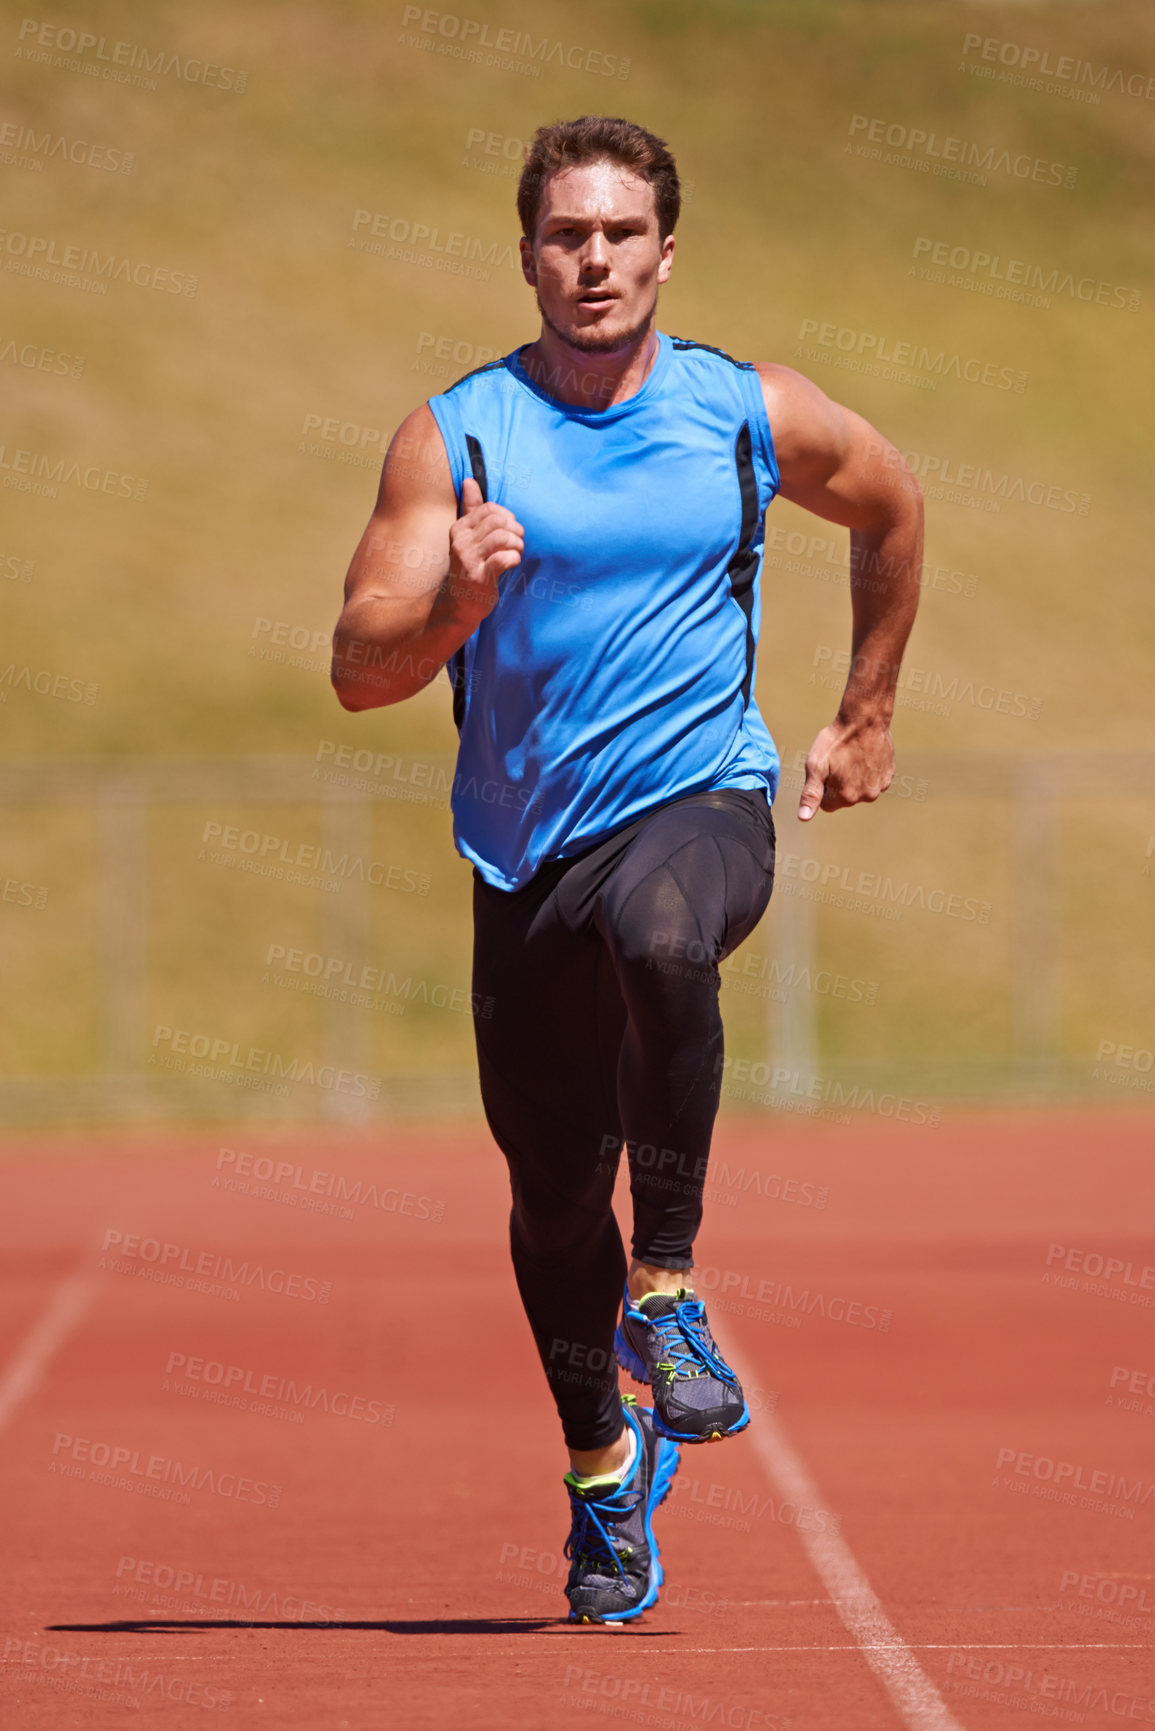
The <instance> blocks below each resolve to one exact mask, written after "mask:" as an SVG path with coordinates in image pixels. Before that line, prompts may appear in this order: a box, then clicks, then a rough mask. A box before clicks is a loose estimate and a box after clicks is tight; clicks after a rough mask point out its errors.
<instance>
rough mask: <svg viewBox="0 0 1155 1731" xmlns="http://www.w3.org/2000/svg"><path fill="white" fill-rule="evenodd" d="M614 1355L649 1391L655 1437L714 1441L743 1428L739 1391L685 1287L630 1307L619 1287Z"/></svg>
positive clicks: (746, 1412)
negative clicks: (619, 1312)
mask: <svg viewBox="0 0 1155 1731" xmlns="http://www.w3.org/2000/svg"><path fill="white" fill-rule="evenodd" d="M614 1350H615V1351H616V1353H617V1357H618V1363H619V1364H620V1365H621V1367H622V1369H623V1370H628V1371H629V1373H630V1375H631V1376H632V1377H633V1379H634V1381H635V1382H641V1383H648V1384H649V1386H650V1387H651V1388H652V1389H653V1391H654V1429H655V1430H656V1431H657V1433H658V1435H659V1436H664V1437H676V1438H677V1439H678V1441H679V1442H691V1443H700V1442H716V1441H717V1440H718V1439H719V1438H720V1437H725V1436H734V1435H735V1434H736V1433H737V1432H738V1431H740V1430H745V1429H746V1426H747V1425H748V1424H749V1423H750V1409H749V1407H748V1406H747V1405H746V1400H745V1396H744V1395H743V1393H742V1385H741V1383H740V1382H739V1381H738V1378H737V1377H736V1376H735V1375H734V1372H733V1371H732V1370H731V1369H730V1366H729V1365H728V1364H727V1363H726V1361H725V1359H724V1358H723V1357H722V1354H721V1353H720V1352H719V1351H718V1348H717V1345H716V1344H715V1341H714V1337H713V1336H712V1334H711V1333H710V1324H709V1323H708V1322H707V1320H706V1306H705V1305H704V1304H703V1303H702V1302H701V1300H700V1299H697V1298H695V1297H694V1295H693V1293H692V1292H690V1291H689V1290H688V1289H687V1288H686V1287H684V1286H683V1287H680V1288H679V1289H678V1291H677V1292H648V1293H647V1294H646V1296H645V1297H644V1298H642V1299H639V1300H638V1301H637V1303H635V1302H634V1300H633V1299H632V1298H631V1297H630V1294H629V1289H628V1288H627V1289H626V1294H625V1297H624V1299H623V1301H622V1320H621V1323H620V1324H619V1326H618V1331H617V1334H616V1335H615V1337H614Z"/></svg>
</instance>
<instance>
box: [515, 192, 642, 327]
mask: <svg viewBox="0 0 1155 1731" xmlns="http://www.w3.org/2000/svg"><path fill="white" fill-rule="evenodd" d="M673 262H674V237H673V235H667V237H666V239H665V240H664V241H662V240H659V238H658V216H657V211H656V210H655V208H654V189H653V187H652V186H651V185H650V184H649V182H648V181H646V180H642V179H640V178H639V176H638V175H636V174H631V173H630V171H629V170H628V169H626V168H623V167H622V166H621V165H620V164H619V163H616V162H590V163H583V164H582V165H581V167H579V168H567V169H565V170H563V172H562V173H560V174H555V175H553V176H551V178H550V179H549V181H548V182H547V183H546V186H545V190H544V193H543V195H542V201H541V208H540V210H539V211H538V218H537V232H536V233H535V235H534V239H533V245H532V246H531V245H530V243H529V241H528V240H526V239H524V238H523V239H522V242H521V268H522V270H523V271H524V272H525V280H526V282H528V283H529V284H530V285H531V286H532V287H533V288H535V289H536V290H537V304H538V306H539V307H540V308H541V316H542V318H543V319H544V320H545V322H546V324H547V325H548V326H549V328H550V329H551V330H552V331H553V332H554V333H555V335H557V336H559V337H561V339H562V341H563V342H566V343H568V344H569V345H570V347H571V348H575V349H581V350H582V351H583V352H584V353H586V354H613V353H614V352H615V351H616V350H619V349H624V348H626V347H628V345H629V344H630V343H631V342H634V341H636V339H637V338H638V337H639V336H640V335H641V333H642V332H643V331H644V330H645V329H646V326H647V325H648V324H649V322H650V319H651V317H652V315H653V311H654V306H655V304H656V302H657V298H658V287H659V284H661V283H664V282H665V281H666V279H667V278H668V277H669V274H670V270H671V268H672V266H673Z"/></svg>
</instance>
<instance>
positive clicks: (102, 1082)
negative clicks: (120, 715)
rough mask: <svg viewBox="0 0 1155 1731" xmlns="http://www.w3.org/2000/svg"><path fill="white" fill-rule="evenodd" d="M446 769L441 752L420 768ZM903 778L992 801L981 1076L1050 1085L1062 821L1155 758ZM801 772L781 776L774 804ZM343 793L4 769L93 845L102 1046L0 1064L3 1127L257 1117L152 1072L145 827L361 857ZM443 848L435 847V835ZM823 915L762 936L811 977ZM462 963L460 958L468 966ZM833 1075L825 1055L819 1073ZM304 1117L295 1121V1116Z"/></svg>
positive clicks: (364, 813) (218, 762)
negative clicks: (220, 821) (201, 825)
mask: <svg viewBox="0 0 1155 1731" xmlns="http://www.w3.org/2000/svg"><path fill="white" fill-rule="evenodd" d="M428 761H429V762H430V763H443V764H444V766H445V767H446V768H448V769H449V770H450V771H451V767H452V759H451V758H449V757H446V758H444V759H443V760H440V759H429V760H428ZM902 769H903V771H904V773H906V774H907V775H909V776H912V777H915V778H919V777H924V778H926V779H927V780H928V781H929V782H932V783H933V789H934V812H935V814H936V815H934V817H933V821H934V822H936V823H941V822H945V821H947V819H946V818H945V816H943V815H941V814H940V806H942V805H949V804H950V802H952V801H975V800H986V801H991V800H994V801H997V802H998V804H999V805H1000V806H1001V807H1002V808H1003V813H1004V819H1003V821H1004V822H1005V828H1006V841H1007V848H1008V853H1007V857H1008V860H1009V882H1010V899H1009V907H1008V909H1007V914H1008V919H1007V927H1008V950H1009V953H1008V956H1007V966H1008V970H1009V978H1010V982H1011V987H1010V990H1011V998H1010V1039H1009V1049H1008V1050H1007V1051H1006V1052H1005V1053H1002V1054H1000V1055H999V1059H998V1062H997V1063H995V1064H993V1065H992V1067H991V1076H992V1077H994V1078H995V1080H994V1083H993V1084H992V1085H994V1086H996V1087H997V1088H998V1089H1000V1090H1001V1091H1004V1092H1005V1091H1008V1090H1010V1091H1015V1090H1019V1091H1025V1092H1028V1093H1036V1094H1037V1093H1039V1092H1042V1093H1047V1092H1055V1091H1062V1089H1063V1087H1064V1077H1065V1075H1066V1070H1065V1067H1064V1062H1063V1058H1062V1054H1061V1052H1060V1049H1059V980H1058V956H1059V948H1060V932H1059V924H1058V921H1059V914H1058V900H1057V871H1058V846H1059V833H1060V824H1059V814H1060V810H1061V807H1062V804H1063V802H1064V801H1065V800H1069V799H1078V800H1109V801H1119V800H1135V799H1137V798H1139V799H1147V798H1149V797H1150V796H1151V795H1152V794H1155V753H1130V754H1125V755H1114V756H1112V755H1107V754H1103V753H1098V752H1074V751H1072V752H1057V753H1050V754H1042V753H1036V754H1013V755H996V754H989V755H981V754H973V755H949V756H947V755H935V756H928V755H925V754H917V753H904V755H903V762H902ZM798 780H799V777H798V775H797V772H794V773H793V774H787V775H785V776H784V796H783V801H784V805H786V804H788V803H789V795H790V793H791V792H794V791H796V788H797V785H798ZM383 803H384V802H383V801H380V800H375V799H372V798H367V797H366V796H365V795H364V794H361V793H358V792H356V791H353V790H350V789H348V788H344V787H339V786H334V785H329V784H326V783H323V782H321V783H319V782H318V781H317V780H316V778H315V775H314V766H313V764H312V763H311V762H310V761H309V760H307V759H305V758H302V757H287V756H265V757H229V758H224V757H203V758H202V757H197V758H193V757H184V758H172V757H137V758H120V759H107V758H100V759H96V758H93V759H71V760H63V759H55V760H54V759H26V760H9V761H7V762H4V763H2V764H0V807H2V808H3V809H4V810H5V811H6V812H7V813H8V814H9V815H8V821H9V822H10V823H13V822H16V823H18V822H19V813H20V812H21V811H22V810H23V811H25V812H27V811H29V810H30V809H33V808H47V807H57V808H69V809H71V810H74V811H76V810H81V809H87V810H88V811H89V813H90V814H91V817H92V819H93V822H94V834H95V838H96V854H95V867H94V870H95V876H96V882H95V884H94V886H93V888H94V892H95V893H94V897H93V905H94V908H95V920H96V927H97V929H96V931H95V933H94V934H93V944H92V947H91V952H90V953H91V954H92V955H93V956H94V958H95V963H94V965H95V969H96V979H95V992H96V998H97V1002H98V1007H99V1021H100V1028H101V1047H100V1056H99V1062H98V1064H97V1065H96V1066H95V1067H94V1068H92V1069H91V1070H89V1071H88V1072H86V1073H84V1074H74V1075H66V1076H36V1075H17V1074H13V1073H11V1071H10V1068H9V1067H7V1066H5V1065H4V1064H3V1061H2V1060H0V1119H3V1120H4V1121H7V1122H9V1123H18V1122H37V1121H39V1122H51V1121H54V1120H62V1119H77V1118H82V1119H88V1120H93V1121H98V1120H102V1119H104V1120H111V1119H120V1118H147V1117H150V1116H163V1115H166V1114H168V1113H170V1112H174V1111H175V1112H177V1113H180V1112H189V1113H193V1114H204V1115H206V1116H210V1117H216V1116H231V1115H237V1114H238V1113H241V1114H243V1115H249V1114H251V1113H254V1112H256V1113H263V1112H264V1111H267V1103H264V1104H262V1102H261V1101H260V1099H259V1097H257V1096H247V1097H245V1098H244V1099H242V1098H240V1097H237V1098H231V1099H229V1100H228V1101H226V1102H222V1101H221V1100H220V1090H219V1089H218V1090H216V1091H215V1092H214V1091H213V1089H212V1088H211V1087H208V1086H201V1085H200V1084H199V1083H197V1082H196V1081H195V1080H194V1079H193V1078H191V1077H189V1078H184V1077H179V1078H178V1077H171V1076H164V1077H162V1076H158V1074H157V1072H156V1071H155V1069H153V1068H150V1067H149V1033H148V1030H149V1022H148V1006H147V993H148V983H149V929H150V887H151V886H150V882H149V876H150V873H149V846H148V819H149V813H150V811H151V810H153V809H155V808H160V807H172V806H177V807H180V806H185V807H191V806H209V805H211V806H217V807H219V806H224V805H238V806H246V807H249V806H252V807H259V806H277V805H288V804H291V805H295V806H310V805H312V806H315V807H316V808H317V809H318V810H319V814H320V832H321V835H322V838H323V842H324V845H326V846H327V847H329V848H331V849H333V850H340V851H342V852H345V851H348V852H352V853H359V854H364V853H366V852H367V851H368V847H369V834H370V825H371V820H372V812H373V808H374V806H375V805H377V806H380V805H382V804H383ZM446 845H447V846H448V845H449V843H448V836H447V837H446ZM821 919H822V911H821V906H820V905H818V904H816V903H815V902H814V901H811V900H806V899H804V898H803V897H802V896H798V895H776V896H775V897H774V900H773V902H772V904H771V912H770V915H768V924H767V931H768V934H769V938H770V941H771V943H772V944H773V945H774V947H775V951H776V954H777V956H778V958H779V959H780V962H781V963H782V965H783V967H784V968H786V969H787V970H788V969H789V968H790V967H791V966H793V967H794V969H795V970H796V971H797V972H798V973H800V972H801V971H803V970H805V969H808V968H810V967H812V966H813V963H814V958H815V954H816V948H817V942H818V927H819V924H820V922H821ZM319 920H320V939H321V943H322V946H323V947H324V948H325V950H326V951H327V953H332V954H343V953H366V952H367V951H368V948H369V943H370V923H369V922H370V909H369V905H368V899H367V890H366V887H365V885H364V884H363V883H357V882H350V883H347V884H345V885H344V886H343V891H342V894H341V895H340V896H329V897H322V898H321V901H320V905H319ZM465 961H466V959H465V958H463V962H465ZM815 1003H816V1000H815V997H814V994H813V993H807V992H793V993H781V994H778V995H776V996H775V997H772V998H771V1000H770V1003H769V1010H768V1016H767V1025H766V1028H765V1041H766V1052H767V1057H768V1060H769V1061H771V1062H773V1063H774V1064H776V1065H783V1064H785V1065H787V1066H790V1067H791V1068H792V1069H795V1070H797V1071H799V1072H801V1073H804V1074H809V1073H814V1072H815V1071H816V1070H817V1069H818V1068H819V1053H818V1042H817V1037H816V1027H815V1014H816V1010H815ZM319 1013H320V1019H321V1039H322V1044H323V1048H324V1056H325V1059H326V1061H327V1062H333V1063H336V1062H340V1063H341V1064H342V1065H344V1066H346V1067H348V1068H351V1069H354V1070H368V1069H369V1068H370V1063H369V1051H370V1041H371V1030H370V1027H369V1024H368V1022H367V1021H366V1018H365V1017H364V1016H358V1015H357V1014H356V1013H355V1012H353V1011H351V1010H350V1007H349V1006H348V1005H347V1004H342V1003H341V1002H340V1001H338V1000H336V999H332V1000H321V1002H320V1005H319ZM822 1067H823V1068H824V1069H825V1070H826V1071H837V1069H838V1064H837V1061H836V1060H832V1059H828V1060H826V1061H825V1063H824V1064H823V1066H822ZM475 1099H476V1088H475V1083H474V1079H473V1074H472V1071H471V1070H469V1069H466V1068H462V1069H460V1070H458V1069H454V1070H449V1071H444V1072H439V1073H437V1074H434V1075H431V1074H430V1073H429V1072H422V1073H421V1075H420V1076H418V1075H417V1074H416V1073H413V1074H407V1073H406V1072H405V1071H404V1070H400V1069H399V1070H397V1071H396V1072H395V1073H393V1074H391V1075H389V1076H388V1077H387V1085H386V1086H385V1087H384V1088H383V1090H382V1093H381V1096H380V1098H379V1099H378V1100H377V1101H376V1102H375V1103H373V1102H366V1101H364V1100H351V1099H349V1098H348V1097H346V1096H345V1095H341V1094H336V1093H334V1094H331V1095H326V1096H325V1097H324V1099H323V1100H318V1102H317V1105H318V1106H319V1108H320V1110H321V1113H322V1115H329V1116H335V1117H338V1118H354V1119H356V1118H366V1117H372V1116H376V1115H378V1114H381V1115H397V1114H408V1113H411V1112H422V1111H425V1112H431V1111H433V1112H453V1111H456V1110H459V1109H462V1108H465V1107H468V1106H469V1105H470V1104H471V1103H472V1102H474V1101H475ZM297 1111H298V1115H301V1109H300V1108H299V1107H298V1109H297Z"/></svg>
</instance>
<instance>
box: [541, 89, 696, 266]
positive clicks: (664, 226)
mask: <svg viewBox="0 0 1155 1731" xmlns="http://www.w3.org/2000/svg"><path fill="white" fill-rule="evenodd" d="M606 161H609V162H617V163H620V164H621V166H622V167H623V168H628V169H629V171H630V173H631V174H636V175H638V176H640V178H641V179H642V180H647V181H649V183H650V185H651V186H652V187H653V189H654V204H655V206H656V208H657V212H658V234H659V235H660V237H661V239H662V240H665V238H666V236H667V235H668V234H672V233H673V232H674V224H675V223H676V222H677V220H678V213H679V211H680V210H681V208H682V189H681V187H680V185H679V183H678V168H677V164H676V163H675V161H674V159H673V157H672V156H671V155H670V152H669V149H668V147H667V145H666V143H665V141H664V140H663V139H661V138H655V136H654V134H653V133H652V132H647V131H646V129H645V127H644V126H635V124H634V122H633V121H632V120H609V119H607V118H606V116H605V115H602V114H583V115H582V117H581V119H580V120H559V121H556V122H555V123H554V124H553V125H552V126H539V127H538V129H537V131H536V132H535V133H534V135H533V141H532V143H531V144H530V145H529V148H528V149H527V151H526V153H525V167H524V168H523V169H522V171H521V179H520V180H519V181H518V183H517V214H518V216H519V217H520V218H521V227H522V232H523V234H524V235H525V236H526V238H527V239H528V240H531V241H532V239H533V231H534V229H535V228H536V227H537V217H538V212H539V210H540V209H541V200H542V194H543V193H544V192H545V187H546V182H547V181H548V180H549V179H550V177H551V176H552V175H555V174H560V173H561V171H562V169H565V168H575V167H577V165H578V164H579V163H584V162H606Z"/></svg>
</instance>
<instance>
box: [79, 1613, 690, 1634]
mask: <svg viewBox="0 0 1155 1731" xmlns="http://www.w3.org/2000/svg"><path fill="white" fill-rule="evenodd" d="M598 1627H606V1625H598V1624H590V1623H586V1624H580V1623H571V1622H570V1621H569V1620H568V1618H566V1617H409V1618H397V1617H393V1618H389V1619H387V1620H386V1621H384V1622H380V1623H374V1622H368V1621H366V1622H343V1623H307V1622H300V1623H296V1622H294V1623H272V1622H261V1621H259V1620H253V1621H248V1620H246V1619H245V1618H241V1617H205V1618H203V1619H202V1618H191V1617H190V1618H188V1619H180V1618H175V1617H156V1618H135V1617H126V1618H124V1619H123V1620H122V1621H119V1622H115V1623H48V1624H46V1625H45V1628H46V1630H47V1632H48V1633H49V1634H70V1635H181V1634H185V1635H189V1634H195V1633H196V1631H197V1630H198V1629H367V1630H369V1631H371V1632H373V1633H377V1634H386V1635H533V1634H537V1633H539V1632H540V1631H542V1630H544V1631H546V1632H547V1633H549V1634H554V1635H557V1634H563V1633H564V1634H570V1633H572V1634H575V1635H588V1634H589V1633H591V1631H592V1630H595V1629H597V1628H598ZM627 1628H628V1625H627ZM614 1632H615V1633H616V1632H617V1630H616V1628H615V1630H614ZM628 1632H629V1633H630V1634H634V1635H646V1634H657V1633H658V1632H659V1631H658V1630H656V1629H654V1630H648V1629H634V1628H629V1631H628ZM670 1632H671V1631H670V1630H668V1629H666V1630H663V1631H661V1633H662V1634H664V1635H667V1636H668V1635H669V1634H670Z"/></svg>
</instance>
